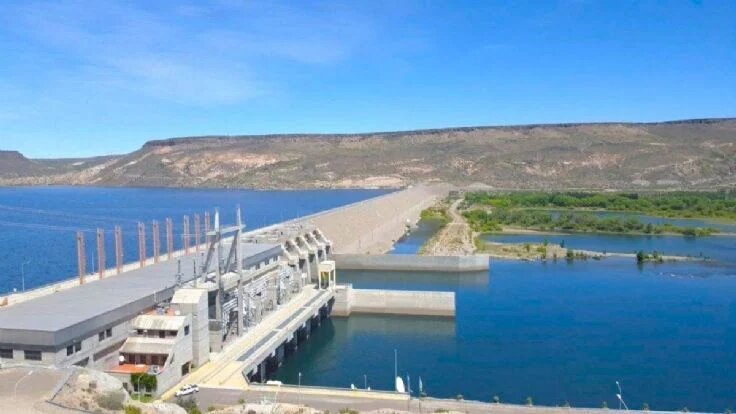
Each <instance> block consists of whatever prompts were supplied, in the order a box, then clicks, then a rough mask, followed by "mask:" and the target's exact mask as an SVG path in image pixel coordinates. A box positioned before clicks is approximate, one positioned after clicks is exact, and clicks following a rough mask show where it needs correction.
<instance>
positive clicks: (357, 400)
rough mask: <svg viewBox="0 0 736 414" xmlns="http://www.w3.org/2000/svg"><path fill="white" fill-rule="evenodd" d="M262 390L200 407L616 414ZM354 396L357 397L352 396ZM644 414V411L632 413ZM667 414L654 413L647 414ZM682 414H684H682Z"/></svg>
mask: <svg viewBox="0 0 736 414" xmlns="http://www.w3.org/2000/svg"><path fill="white" fill-rule="evenodd" d="M258 388H259V389H258V390H252V389H251V390H247V391H246V390H239V389H230V388H204V387H203V388H201V391H200V392H199V393H198V394H197V395H196V398H197V401H198V404H199V407H200V408H202V409H207V408H208V407H210V406H214V407H219V406H224V405H236V404H239V400H241V399H242V400H244V401H245V402H246V403H249V404H253V403H258V402H261V401H263V400H264V399H265V400H267V401H269V402H274V401H275V402H277V403H288V404H301V405H306V406H309V407H312V408H315V409H318V410H329V411H330V412H339V411H340V410H341V409H344V408H351V409H355V410H359V411H371V410H379V409H387V410H396V411H410V412H413V413H435V412H439V411H442V410H450V411H458V412H464V413H468V414H488V413H490V414H502V413H511V414H610V413H611V412H612V411H615V410H602V409H596V408H564V407H527V406H524V405H510V404H489V403H481V402H476V401H455V400H441V399H433V398H429V399H423V400H421V401H420V400H419V399H412V400H411V401H409V400H407V399H405V398H404V399H403V400H402V399H396V398H385V399H384V398H383V397H382V396H377V397H376V398H371V397H370V394H371V393H367V392H363V391H360V390H358V391H338V392H337V393H336V395H329V393H328V392H326V390H324V389H322V390H321V391H320V390H313V389H308V388H303V389H301V390H299V389H297V388H296V387H293V386H289V387H286V386H285V387H273V391H271V392H264V391H262V390H261V389H262V388H264V387H258ZM351 393H354V395H355V396H351V395H350V394H351ZM632 412H634V413H642V412H641V411H632ZM655 413H664V412H655V411H650V412H647V413H646V414H655ZM678 414H680V413H678Z"/></svg>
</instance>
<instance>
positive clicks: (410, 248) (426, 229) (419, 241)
mask: <svg viewBox="0 0 736 414" xmlns="http://www.w3.org/2000/svg"><path fill="white" fill-rule="evenodd" d="M440 227H442V221H441V220H435V219H429V220H419V223H417V226H416V228H414V229H412V230H411V232H409V233H408V234H406V235H405V236H404V237H402V238H401V239H399V240H398V241H397V242H396V244H395V245H394V248H393V249H392V250H391V254H417V253H419V250H420V249H421V248H422V246H423V245H424V243H425V242H426V241H427V240H428V239H429V238H430V237H432V235H434V234H435V233H436V232H437V230H439V229H440Z"/></svg>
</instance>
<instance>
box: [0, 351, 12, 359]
mask: <svg viewBox="0 0 736 414" xmlns="http://www.w3.org/2000/svg"><path fill="white" fill-rule="evenodd" d="M0 358H5V359H13V350H12V349H7V348H2V349H0Z"/></svg>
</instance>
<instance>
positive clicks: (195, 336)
mask: <svg viewBox="0 0 736 414" xmlns="http://www.w3.org/2000/svg"><path fill="white" fill-rule="evenodd" d="M171 307H172V309H174V310H178V311H179V312H181V313H182V314H183V315H191V317H192V325H191V335H192V339H191V342H192V363H193V364H194V365H195V366H196V367H199V366H201V365H202V364H204V363H205V362H207V361H208V360H209V359H210V339H209V316H208V311H207V291H206V290H204V289H196V288H185V289H179V290H178V291H177V292H176V293H175V294H174V297H173V299H172V300H171Z"/></svg>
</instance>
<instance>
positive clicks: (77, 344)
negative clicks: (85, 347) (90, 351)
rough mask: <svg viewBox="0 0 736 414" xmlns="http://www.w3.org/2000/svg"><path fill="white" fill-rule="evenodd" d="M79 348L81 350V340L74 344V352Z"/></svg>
mask: <svg viewBox="0 0 736 414" xmlns="http://www.w3.org/2000/svg"><path fill="white" fill-rule="evenodd" d="M81 350H82V343H81V342H77V343H76V344H74V352H79V351H81Z"/></svg>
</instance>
